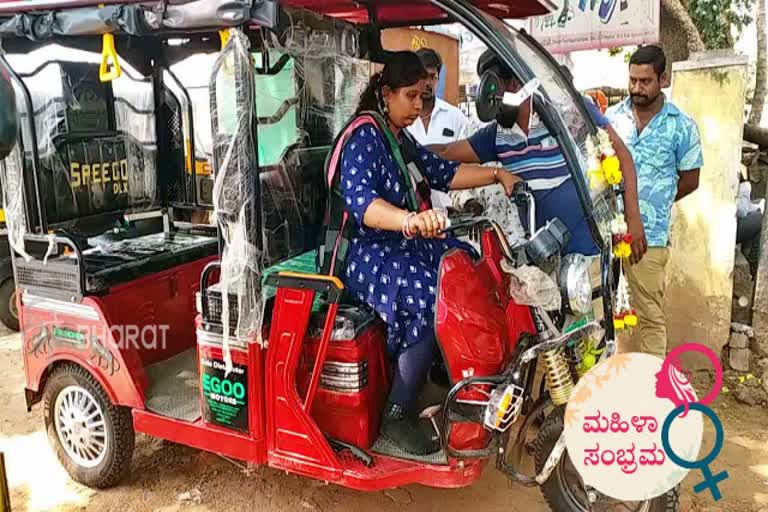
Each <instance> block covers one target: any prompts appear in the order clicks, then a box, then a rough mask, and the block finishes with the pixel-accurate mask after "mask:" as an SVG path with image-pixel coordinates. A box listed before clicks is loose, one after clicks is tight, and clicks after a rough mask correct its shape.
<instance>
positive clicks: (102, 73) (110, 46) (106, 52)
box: [99, 34, 123, 82]
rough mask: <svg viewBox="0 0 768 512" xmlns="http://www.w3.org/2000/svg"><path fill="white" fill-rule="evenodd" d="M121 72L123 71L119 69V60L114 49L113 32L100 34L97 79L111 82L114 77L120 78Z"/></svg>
mask: <svg viewBox="0 0 768 512" xmlns="http://www.w3.org/2000/svg"><path fill="white" fill-rule="evenodd" d="M110 61H111V62H110ZM110 66H111V68H110ZM122 74H123V71H122V70H121V69H120V61H119V60H118V58H117V50H116V49H115V36H114V35H113V34H104V35H103V36H102V47H101V65H100V66H99V80H101V81H102V82H111V81H112V80H114V79H115V78H120V75H122Z"/></svg>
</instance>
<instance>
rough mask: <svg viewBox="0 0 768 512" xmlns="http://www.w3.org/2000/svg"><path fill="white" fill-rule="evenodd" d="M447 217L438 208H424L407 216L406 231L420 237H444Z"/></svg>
mask: <svg viewBox="0 0 768 512" xmlns="http://www.w3.org/2000/svg"><path fill="white" fill-rule="evenodd" d="M447 226H448V217H447V216H446V215H445V213H444V212H442V211H439V210H434V209H433V210H425V211H423V212H419V213H417V214H416V215H411V216H410V217H409V218H408V231H410V232H411V234H413V235H414V236H419V237H421V238H445V236H446V235H445V233H443V230H445V228H446V227H447Z"/></svg>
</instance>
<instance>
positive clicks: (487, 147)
mask: <svg viewBox="0 0 768 512" xmlns="http://www.w3.org/2000/svg"><path fill="white" fill-rule="evenodd" d="M477 68H478V69H477V71H478V74H479V75H480V76H482V75H483V73H485V72H486V71H487V70H493V71H494V72H495V73H496V74H497V75H498V76H499V78H501V80H502V81H503V82H504V84H505V88H506V91H508V92H517V91H519V90H520V89H521V88H522V84H521V83H520V82H519V81H518V80H517V78H516V77H515V76H514V74H513V73H512V72H511V70H509V69H508V68H507V67H506V66H505V65H503V64H502V63H501V61H500V60H499V59H498V58H497V57H496V55H495V54H494V53H493V52H492V51H490V50H487V51H486V52H485V53H484V54H483V55H482V56H481V57H480V60H479V61H478V65H477ZM584 103H585V105H586V107H587V109H588V110H589V111H590V114H591V115H592V117H593V119H594V120H595V122H596V124H597V125H599V126H600V127H602V128H605V129H606V131H607V132H608V134H609V136H610V137H611V142H612V143H613V146H614V149H615V151H616V155H617V156H618V157H619V160H620V162H621V168H622V170H623V173H624V179H625V205H626V206H625V215H626V219H627V225H628V228H629V232H630V234H631V235H632V237H633V243H632V251H633V254H632V260H633V261H639V260H640V259H641V258H642V257H643V254H644V253H645V235H644V234H643V226H642V222H641V220H640V213H639V208H638V206H637V195H636V186H635V175H634V166H633V164H632V158H631V156H630V154H629V151H628V150H627V148H626V147H625V146H624V144H623V143H622V141H621V139H620V138H619V137H618V135H616V133H615V132H614V131H613V129H612V128H611V127H610V125H609V123H608V120H607V119H606V118H605V117H604V116H603V115H602V114H601V113H600V110H599V109H598V108H597V107H596V106H595V105H594V104H593V103H591V102H589V101H586V100H585V102H584ZM496 119H497V120H496V121H494V122H492V123H490V124H488V125H486V126H485V127H483V128H481V129H480V130H478V131H477V132H476V133H475V134H474V135H472V136H471V137H469V139H466V140H463V141H458V142H454V143H452V144H448V145H446V146H439V147H435V146H430V149H432V150H433V151H435V152H437V153H439V154H440V155H441V156H442V157H443V158H446V159H448V160H458V161H461V162H470V163H471V162H481V163H486V162H500V163H501V164H502V165H503V166H504V168H505V169H506V170H507V171H509V172H512V173H514V174H517V175H519V176H520V177H521V178H523V179H524V180H525V181H526V182H527V183H528V185H529V186H530V187H531V189H532V192H533V195H534V198H535V200H536V224H537V226H543V225H544V224H545V223H546V222H547V221H549V220H552V219H553V218H555V217H558V218H559V219H560V220H561V221H562V222H563V223H564V224H565V225H566V227H567V228H568V231H569V232H570V234H571V240H570V242H569V243H568V245H567V246H566V247H565V248H564V251H563V252H564V253H565V254H568V253H580V254H585V255H595V254H597V253H598V250H597V246H596V245H595V243H594V241H593V239H592V234H591V232H590V229H589V224H588V223H587V220H586V217H585V215H584V211H583V210H582V207H581V203H580V202H579V198H578V195H577V193H576V187H575V185H574V183H573V180H572V179H571V173H570V171H569V169H568V165H567V163H566V161H565V159H564V157H563V155H562V153H561V151H560V147H559V145H558V142H557V140H556V139H555V138H554V137H553V136H552V135H551V134H550V133H549V130H548V129H547V127H546V126H545V125H544V123H543V122H542V121H541V120H540V119H539V117H538V115H537V114H536V113H535V112H534V111H533V106H532V101H531V98H529V99H528V100H526V101H524V102H523V103H522V105H521V106H520V107H519V108H517V109H511V108H508V107H502V111H501V112H500V115H498V116H497V118H496ZM521 220H522V221H523V223H526V222H527V219H521Z"/></svg>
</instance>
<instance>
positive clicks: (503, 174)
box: [498, 168, 522, 197]
mask: <svg viewBox="0 0 768 512" xmlns="http://www.w3.org/2000/svg"><path fill="white" fill-rule="evenodd" d="M498 180H499V183H500V184H501V186H502V187H504V192H505V193H506V194H507V197H512V191H513V190H515V185H516V184H517V183H518V182H519V181H522V180H521V179H520V177H519V176H515V175H514V174H512V173H511V172H509V171H506V170H504V169H501V168H500V169H499V171H498Z"/></svg>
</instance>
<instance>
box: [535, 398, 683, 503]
mask: <svg viewBox="0 0 768 512" xmlns="http://www.w3.org/2000/svg"><path fill="white" fill-rule="evenodd" d="M564 411H565V409H564V408H563V407H558V408H557V409H555V410H554V411H553V412H552V413H551V414H550V415H549V416H547V418H546V419H545V420H544V423H543V425H542V426H541V429H540V430H539V434H538V436H537V437H536V440H535V441H534V444H533V449H534V460H535V462H536V473H540V472H541V470H542V469H543V468H544V463H545V462H546V460H547V458H548V457H549V454H550V453H551V452H552V449H553V448H554V447H555V443H556V442H557V440H558V439H559V437H560V434H561V433H562V432H563V413H564ZM568 469H573V472H574V473H575V468H573V465H572V463H571V461H570V457H569V456H568V452H567V451H566V452H565V453H563V457H562V458H561V459H560V462H558V464H557V467H556V468H555V469H554V471H552V474H551V475H550V476H549V478H548V479H547V481H546V482H544V484H543V485H542V486H541V492H542V494H543V495H544V499H545V500H546V501H547V505H549V508H550V510H552V512H587V511H588V510H589V508H588V507H587V505H586V496H583V495H582V496H578V495H576V493H575V492H573V490H572V486H571V485H569V483H568V482H566V481H565V479H566V478H567V477H566V475H568V474H569V471H568ZM569 489H571V490H569ZM679 506H680V486H679V485H678V486H676V487H674V488H672V489H670V490H669V491H667V492H666V493H665V494H663V495H661V496H658V497H656V498H654V499H652V500H651V501H650V503H649V506H647V507H645V508H644V507H643V506H642V504H640V503H638V504H637V508H638V510H642V511H644V512H678V509H679ZM592 509H593V510H597V509H595V505H593V507H592Z"/></svg>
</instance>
